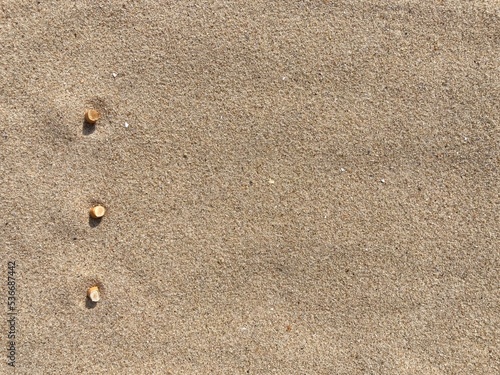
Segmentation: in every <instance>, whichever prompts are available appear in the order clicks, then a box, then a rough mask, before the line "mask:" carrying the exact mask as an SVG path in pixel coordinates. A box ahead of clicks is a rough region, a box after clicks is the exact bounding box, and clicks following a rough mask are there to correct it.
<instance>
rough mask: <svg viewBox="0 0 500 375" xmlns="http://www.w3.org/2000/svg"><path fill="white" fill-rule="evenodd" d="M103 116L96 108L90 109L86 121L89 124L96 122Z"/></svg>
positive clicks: (86, 113) (86, 114)
mask: <svg viewBox="0 0 500 375" xmlns="http://www.w3.org/2000/svg"><path fill="white" fill-rule="evenodd" d="M100 118H101V114H100V113H99V112H98V111H96V110H95V109H88V110H87V111H86V112H85V121H86V122H88V123H89V124H95V123H96V122H97V120H99V119H100Z"/></svg>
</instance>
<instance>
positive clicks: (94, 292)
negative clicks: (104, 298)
mask: <svg viewBox="0 0 500 375" xmlns="http://www.w3.org/2000/svg"><path fill="white" fill-rule="evenodd" d="M87 297H89V298H90V300H91V301H92V302H99V301H100V300H101V295H100V293H99V287H97V286H93V287H91V288H89V289H88V290H87Z"/></svg>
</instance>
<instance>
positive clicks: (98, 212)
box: [89, 206, 106, 219]
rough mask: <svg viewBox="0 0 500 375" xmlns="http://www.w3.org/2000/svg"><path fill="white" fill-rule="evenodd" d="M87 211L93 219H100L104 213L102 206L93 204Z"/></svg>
mask: <svg viewBox="0 0 500 375" xmlns="http://www.w3.org/2000/svg"><path fill="white" fill-rule="evenodd" d="M89 213H90V216H92V217H93V218H94V219H100V218H101V217H103V216H104V214H105V213H106V209H105V208H104V207H103V206H94V207H92V208H91V209H90V212H89Z"/></svg>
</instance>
